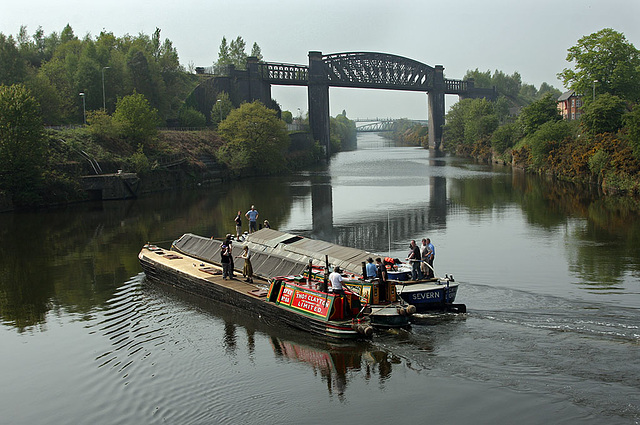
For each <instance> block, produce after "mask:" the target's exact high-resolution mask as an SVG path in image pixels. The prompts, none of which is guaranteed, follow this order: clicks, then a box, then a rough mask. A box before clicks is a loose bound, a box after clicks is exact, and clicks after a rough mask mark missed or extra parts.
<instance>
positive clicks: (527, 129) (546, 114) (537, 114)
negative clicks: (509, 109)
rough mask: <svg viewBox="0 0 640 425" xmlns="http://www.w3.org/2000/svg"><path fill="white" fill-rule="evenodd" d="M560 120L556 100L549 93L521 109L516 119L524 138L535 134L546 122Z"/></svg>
mask: <svg viewBox="0 0 640 425" xmlns="http://www.w3.org/2000/svg"><path fill="white" fill-rule="evenodd" d="M561 119H562V116H561V115H560V112H559V111H558V106H557V103H556V100H555V98H554V96H553V95H552V94H551V93H547V94H546V95H545V96H544V97H543V98H542V99H540V100H537V101H535V102H533V103H532V104H530V105H529V106H526V107H524V108H522V111H520V115H519V117H518V121H519V122H520V125H521V126H522V132H523V133H524V135H525V136H528V135H530V134H533V133H535V132H536V131H537V130H538V128H540V126H541V125H542V124H544V123H546V122H555V121H560V120H561Z"/></svg>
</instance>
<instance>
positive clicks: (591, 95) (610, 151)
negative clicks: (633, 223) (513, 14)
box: [443, 28, 640, 194]
mask: <svg viewBox="0 0 640 425" xmlns="http://www.w3.org/2000/svg"><path fill="white" fill-rule="evenodd" d="M567 61H568V62H570V63H572V64H573V67H568V68H565V69H563V70H562V71H561V72H559V73H558V77H559V78H560V79H561V80H562V81H563V84H564V86H565V87H568V88H570V89H571V90H573V91H574V92H575V93H576V94H577V95H579V96H580V99H581V100H582V102H583V107H582V115H581V116H580V117H579V119H577V120H571V121H569V120H563V117H562V116H561V115H560V111H559V109H558V105H557V99H558V94H559V92H557V91H556V90H554V89H552V88H551V87H550V86H547V85H545V84H543V85H542V86H541V88H540V90H537V91H534V90H533V89H534V88H532V87H531V86H528V85H523V84H520V85H519V84H517V82H518V80H519V75H516V74H514V76H511V77H510V78H505V77H508V76H505V75H503V74H502V73H500V72H497V71H496V73H494V74H493V75H492V76H491V78H490V79H489V73H480V72H478V71H477V70H476V71H472V72H469V73H467V76H469V77H472V78H474V80H475V81H476V85H477V86H479V87H482V86H485V87H487V86H490V85H494V86H496V87H497V90H498V93H499V94H500V98H499V99H498V101H497V102H490V101H487V100H485V99H464V100H461V101H460V102H458V103H456V104H455V105H454V106H453V107H452V108H451V109H450V110H449V112H448V113H447V115H446V124H445V127H444V135H443V146H444V149H445V150H447V151H449V152H455V153H458V154H465V155H470V156H474V157H476V158H480V159H484V160H488V161H489V160H502V161H504V162H507V163H512V164H514V165H516V166H518V167H521V168H524V169H527V170H529V171H534V172H538V173H544V174H550V175H554V176H557V177H560V178H563V179H567V180H573V181H590V182H596V183H598V184H600V185H601V186H602V187H603V188H605V189H607V190H613V191H616V192H619V191H624V192H627V193H635V194H638V193H640V178H639V174H638V173H639V172H640V106H638V101H639V100H640V51H638V50H637V49H636V48H635V47H634V46H633V44H631V43H630V42H629V41H628V40H627V39H626V38H625V36H624V35H623V34H621V33H619V32H617V31H615V30H613V29H610V28H605V29H603V30H600V31H598V32H596V33H593V34H590V35H588V36H584V37H582V38H580V39H579V40H578V42H577V44H576V45H575V46H572V47H570V48H569V49H568V54H567ZM518 102H522V104H523V105H524V106H520V105H518Z"/></svg>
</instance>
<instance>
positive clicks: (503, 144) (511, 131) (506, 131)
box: [491, 123, 522, 154]
mask: <svg viewBox="0 0 640 425" xmlns="http://www.w3.org/2000/svg"><path fill="white" fill-rule="evenodd" d="M521 137H522V131H521V129H520V126H519V125H518V124H516V123H508V124H505V125H502V126H500V127H498V128H497V129H496V131H494V132H493V134H492V135H491V147H492V148H493V149H494V150H495V151H496V152H498V153H499V154H504V153H506V152H507V150H508V149H510V148H512V147H514V146H515V145H516V143H517V142H518V140H520V138H521Z"/></svg>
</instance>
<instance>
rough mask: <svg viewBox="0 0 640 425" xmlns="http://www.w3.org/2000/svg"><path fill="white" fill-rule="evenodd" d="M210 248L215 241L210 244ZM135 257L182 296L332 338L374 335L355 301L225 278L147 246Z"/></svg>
mask: <svg viewBox="0 0 640 425" xmlns="http://www.w3.org/2000/svg"><path fill="white" fill-rule="evenodd" d="M208 245H210V246H209V249H212V250H215V246H216V245H217V246H218V250H219V242H218V241H215V240H213V239H210V240H209V244H208ZM138 259H139V261H140V264H141V266H142V269H143V270H144V272H145V274H146V276H147V278H148V279H149V280H151V281H154V282H159V283H163V284H167V285H171V286H173V287H176V288H179V289H181V290H183V291H185V292H188V293H191V294H194V295H198V296H202V297H206V298H211V299H215V300H218V301H221V302H224V303H226V304H229V305H232V306H235V307H239V308H242V309H244V310H247V311H249V312H251V313H253V314H255V315H256V316H259V317H260V318H262V319H263V320H265V321H267V322H269V323H272V324H278V325H280V324H283V325H287V326H290V327H293V328H297V329H301V330H304V331H307V332H310V333H312V334H315V335H318V336H322V337H329V338H333V339H357V338H363V337H370V336H371V335H372V333H373V328H372V327H371V324H370V320H369V318H367V317H364V316H358V310H357V308H358V307H359V305H358V302H357V301H359V300H358V297H357V296H356V295H355V294H351V293H347V294H346V295H345V296H344V297H341V296H336V295H334V294H332V293H327V292H322V291H319V290H317V289H314V288H312V287H309V286H305V285H304V283H303V282H295V281H292V282H283V281H280V280H277V279H272V280H271V281H270V282H267V281H264V280H258V279H256V283H249V282H244V281H240V280H238V279H229V280H225V279H223V277H222V269H221V267H220V266H219V265H217V264H214V263H213V262H211V261H204V260H203V259H201V258H196V257H194V256H190V255H187V254H185V253H182V252H177V251H173V250H165V249H162V248H160V247H157V246H155V245H150V244H147V245H145V246H144V247H143V248H142V250H141V251H140V253H139V254H138Z"/></svg>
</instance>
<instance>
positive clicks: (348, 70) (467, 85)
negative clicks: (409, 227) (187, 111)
mask: <svg viewBox="0 0 640 425" xmlns="http://www.w3.org/2000/svg"><path fill="white" fill-rule="evenodd" d="M227 73H228V75H226V76H224V77H219V78H218V79H219V82H216V83H215V86H216V87H217V89H214V90H215V91H220V90H224V91H227V92H228V93H231V94H232V99H235V100H234V103H238V104H239V103H241V102H242V101H248V102H251V101H253V100H260V101H261V102H262V103H264V104H265V105H270V104H271V101H272V99H271V85H272V84H276V85H295V86H307V93H308V104H309V124H310V127H311V132H312V134H313V138H314V139H315V140H317V141H319V142H320V143H321V144H322V145H323V146H324V147H325V149H326V154H327V158H328V157H329V156H330V154H331V152H330V151H329V149H330V143H329V87H353V88H369V89H384V90H404V91H417V92H423V93H426V94H427V96H428V113H429V115H428V125H429V147H431V148H434V149H439V148H440V144H441V142H442V129H443V126H444V115H445V104H444V95H445V94H457V95H458V96H460V97H461V98H474V97H485V98H489V99H492V100H493V99H495V97H496V95H495V89H477V88H475V87H474V84H473V81H472V80H471V81H462V80H452V79H445V78H444V67H443V66H442V65H435V66H433V67H432V66H429V65H426V64H424V63H421V62H418V61H416V60H413V59H409V58H406V57H402V56H397V55H393V54H388V53H379V52H344V53H331V54H327V55H323V54H322V52H318V51H311V52H309V64H308V65H293V64H283V63H275V62H259V61H258V59H257V58H255V57H249V58H247V69H246V70H236V69H234V68H233V67H230V68H229V70H228V71H227ZM206 87H207V86H206V85H205V84H201V85H199V86H198V88H197V89H196V90H194V98H196V99H201V100H200V101H199V104H200V103H203V104H204V100H206V101H207V102H208V103H209V104H212V102H215V99H214V100H212V99H210V97H211V95H210V94H206V93H205V94H203V95H200V97H198V93H200V92H203V91H205V92H206ZM209 93H211V90H209ZM202 99H204V100H202ZM203 106H204V109H205V111H202V112H203V113H205V114H206V115H208V114H209V111H210V110H211V106H210V105H207V104H204V105H203ZM207 106H208V108H209V109H206V108H207Z"/></svg>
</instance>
